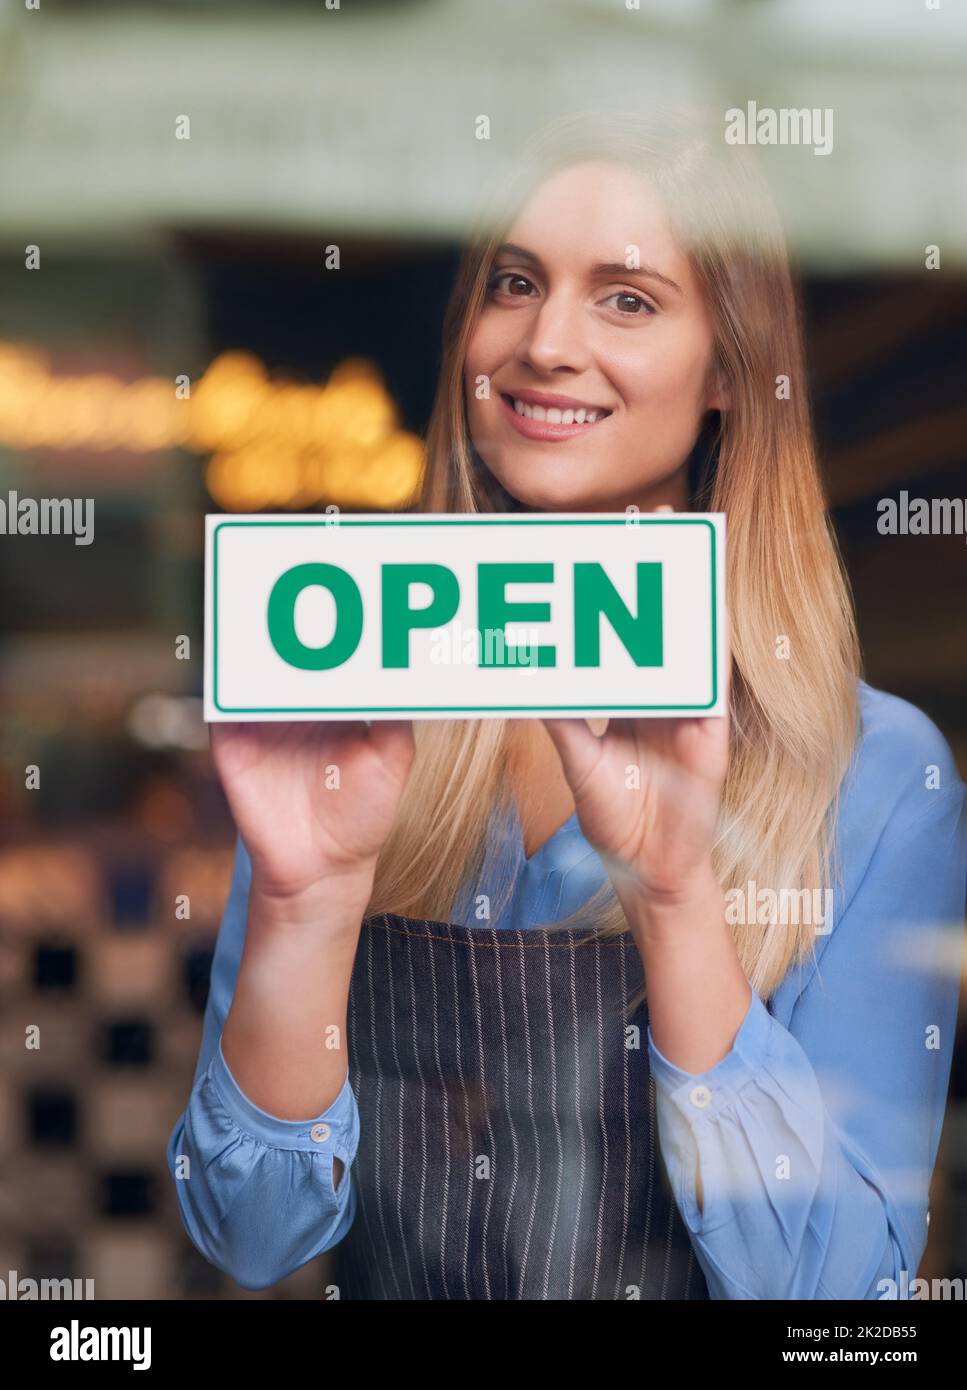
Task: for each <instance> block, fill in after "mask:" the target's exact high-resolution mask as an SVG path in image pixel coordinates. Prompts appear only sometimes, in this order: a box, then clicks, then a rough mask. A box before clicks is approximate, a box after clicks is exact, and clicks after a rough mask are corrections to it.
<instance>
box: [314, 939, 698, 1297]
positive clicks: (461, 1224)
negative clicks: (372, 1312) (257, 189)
mask: <svg viewBox="0 0 967 1390" xmlns="http://www.w3.org/2000/svg"><path fill="white" fill-rule="evenodd" d="M591 931H592V929H591V928H590V927H582V928H578V929H564V930H559V929H555V928H542V927H534V928H530V929H528V930H526V931H518V930H504V929H501V930H496V929H494V928H493V927H490V926H474V927H466V926H459V925H457V924H455V923H445V922H425V921H418V920H416V919H414V918H409V917H399V916H395V915H393V914H386V915H383V916H378V917H374V918H370V919H368V920H367V921H365V922H364V923H363V926H362V930H361V935H360V940H359V948H358V950H357V953H356V961H355V964H354V967H353V975H352V981H351V987H350V997H349V1056H350V1064H349V1075H350V1080H351V1083H352V1086H353V1089H354V1091H355V1094H356V1100H357V1104H358V1106H359V1115H360V1139H359V1149H358V1153H357V1156H356V1160H355V1163H354V1164H353V1166H352V1168H351V1170H350V1174H351V1181H352V1182H353V1184H354V1186H355V1188H356V1199H357V1207H356V1215H355V1219H354V1221H353V1224H352V1226H351V1228H350V1230H349V1233H348V1234H347V1236H346V1237H345V1239H344V1240H343V1241H341V1242H340V1244H339V1245H338V1246H337V1247H336V1249H335V1251H334V1259H335V1266H336V1283H337V1284H338V1287H339V1290H340V1297H342V1298H357V1299H394V1300H395V1299H622V1300H624V1299H634V1298H643V1299H707V1298H708V1296H709V1295H708V1287H707V1285H706V1282H705V1278H704V1275H703V1273H702V1270H701V1267H700V1266H699V1264H698V1262H697V1260H696V1259H695V1257H694V1254H693V1251H692V1247H691V1243H690V1241H689V1236H688V1231H687V1230H686V1228H685V1225H684V1223H683V1222H682V1219H681V1216H680V1215H679V1212H678V1210H677V1208H676V1206H675V1204H674V1201H673V1199H672V1197H671V1193H670V1189H669V1184H668V1179H667V1176H666V1174H665V1170H664V1166H663V1164H662V1160H661V1154H660V1150H659V1146H658V1131H657V1125H656V1119H655V1083H654V1080H653V1079H652V1077H651V1074H650V1070H649V1066H648V1047H647V1033H646V1031H645V1030H646V1026H647V1021H648V1016H647V1011H646V1006H645V1005H644V1004H642V1005H640V1006H639V1007H638V1009H637V1010H636V1011H635V1013H634V1014H633V1015H632V1016H631V1017H630V1018H628V1019H626V1018H625V1016H624V1009H625V1002H626V1000H627V999H629V998H630V997H631V995H632V993H633V992H635V991H636V990H637V989H638V988H639V987H640V985H641V982H642V972H641V962H640V957H639V955H638V952H637V949H636V947H635V945H634V942H633V941H632V940H631V938H630V937H628V936H623V937H618V938H613V939H611V940H606V941H597V942H594V941H589V940H588V938H589V937H590V935H591ZM629 1026H630V1027H631V1028H634V1029H637V1046H634V1045H632V1046H627V1045H626V1043H627V1041H628V1037H627V1036H626V1029H628V1028H629ZM630 1037H631V1041H632V1042H634V1041H635V1038H634V1034H633V1033H632V1034H631V1035H630Z"/></svg>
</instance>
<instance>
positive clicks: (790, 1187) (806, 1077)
mask: <svg viewBox="0 0 967 1390" xmlns="http://www.w3.org/2000/svg"><path fill="white" fill-rule="evenodd" d="M898 703H899V702H898ZM907 708H910V707H907ZM921 721H922V723H921V725H920V728H919V733H920V735H921V737H920V738H918V746H917V748H916V750H915V751H914V755H913V756H912V757H906V756H901V757H900V758H899V759H898V763H899V769H898V768H897V767H896V765H894V767H893V768H892V769H889V770H888V772H889V774H890V775H887V776H885V777H884V775H883V772H884V769H883V760H882V759H880V760H879V761H880V768H879V774H878V781H877V786H876V795H877V796H879V795H881V793H882V789H883V786H884V785H892V793H891V796H890V800H889V805H888V808H887V810H886V811H883V809H882V803H880V804H879V805H877V804H875V799H874V800H870V799H869V798H868V797H865V794H864V799H863V800H862V804H860V803H854V807H853V813H852V815H853V820H854V822H856V821H857V820H858V819H859V817H858V815H857V813H858V812H863V813H865V815H866V817H867V819H868V821H869V823H870V825H871V826H872V827H873V829H872V832H870V831H868V832H867V839H868V840H869V838H870V837H871V835H872V841H873V843H872V844H870V845H869V848H868V853H867V854H865V855H864V857H863V858H864V864H865V868H864V869H863V870H862V872H861V873H860V874H859V875H857V879H858V882H857V883H856V887H855V890H854V891H852V893H851V895H850V897H849V901H848V903H847V906H846V908H845V911H844V912H843V913H842V915H841V916H839V917H837V918H836V920H835V925H834V926H833V929H832V931H831V932H830V933H829V934H828V936H826V937H825V938H824V944H823V948H822V954H821V956H820V955H819V952H818V951H817V956H819V960H818V965H817V967H816V968H815V969H814V971H813V973H812V975H811V977H810V978H809V981H808V984H807V985H806V987H805V988H804V989H803V990H802V992H801V993H800V994H799V996H798V998H797V1001H796V1003H795V1006H794V1007H793V1009H792V1012H791V1016H790V1018H789V1025H788V1027H786V1026H783V1024H782V1023H780V1022H779V1021H778V1019H777V1018H776V1017H775V1016H774V1015H773V1013H771V1012H770V1010H769V1009H768V1008H767V1007H766V1005H765V1004H764V1003H763V1002H762V1000H761V998H760V997H759V995H758V994H756V993H755V992H753V994H752V997H751V1000H750V1003H749V1009H748V1012H747V1014H746V1016H745V1019H744V1020H743V1022H742V1025H741V1027H740V1028H739V1031H738V1033H737V1035H736V1037H735V1040H734V1043H733V1046H732V1048H731V1049H730V1051H729V1052H728V1054H727V1055H726V1056H725V1057H724V1058H722V1060H721V1061H720V1062H718V1063H717V1064H716V1065H715V1066H714V1067H712V1068H711V1069H710V1070H708V1071H706V1072H705V1073H703V1074H701V1075H692V1074H690V1073H688V1072H686V1071H683V1070H682V1069H681V1068H679V1067H677V1066H674V1065H673V1064H672V1063H671V1062H669V1061H668V1059H667V1058H665V1057H664V1056H662V1054H661V1053H660V1052H659V1051H658V1049H657V1048H656V1047H655V1045H654V1040H653V1038H652V1037H651V1031H650V1029H649V1032H648V1041H649V1056H650V1058H651V1064H652V1067H653V1070H654V1075H655V1079H656V1086H657V1088H658V1097H659V1100H658V1121H659V1134H660V1144H661V1148H662V1153H663V1156H664V1158H665V1162H666V1167H667V1170H668V1172H669V1176H670V1179H671V1182H672V1187H673V1191H674V1192H675V1200H676V1205H677V1206H678V1208H679V1210H680V1211H681V1213H682V1217H683V1219H684V1221H685V1223H686V1225H687V1227H688V1229H689V1231H690V1234H691V1239H692V1244H693V1247H694V1249H695V1253H696V1257H697V1259H698V1260H699V1263H700V1264H701V1266H702V1268H703V1270H704V1272H705V1275H706V1279H707V1282H708V1285H709V1291H710V1294H711V1296H712V1297H713V1298H717V1299H879V1298H896V1297H900V1298H906V1297H908V1296H909V1294H908V1292H906V1290H908V1289H909V1285H910V1284H912V1282H913V1280H914V1279H915V1278H916V1275H917V1268H918V1265H919V1262H920V1259H921V1257H922V1255H923V1251H924V1248H925V1245H926V1240H927V1223H928V1221H929V1213H928V1210H927V1199H928V1192H929V1185H930V1179H931V1174H932V1171H933V1166H934V1162H935V1160H936V1155H937V1149H938V1145H939V1141H940V1132H941V1128H942V1125H943V1118H944V1108H945V1103H946V1096H947V1087H948V1084H949V1079H950V1070H951V1062H952V1056H953V1046H954V1034H955V1031H956V1026H957V1007H958V995H959V983H960V960H961V952H962V948H963V918H964V896H965V882H967V811H965V787H964V784H963V783H962V782H961V781H960V779H959V777H958V775H957V771H956V768H955V766H954V764H953V759H952V757H951V755H950V751H949V749H948V748H947V746H946V744H945V743H944V742H943V740H942V738H941V736H940V735H939V732H938V731H936V729H935V728H934V726H933V725H932V724H929V721H927V719H926V716H921ZM924 726H928V727H929V730H930V731H932V734H933V736H932V737H931V736H930V735H929V734H928V739H927V742H926V743H924V741H923V738H922V735H923V733H924ZM900 751H901V753H902V754H904V755H905V754H906V753H909V752H911V750H910V749H909V748H907V749H901V750H900ZM931 764H936V765H937V766H938V767H939V768H941V769H942V779H941V780H942V785H941V787H940V788H938V789H931V787H930V786H929V785H928V784H927V783H928V778H927V769H928V767H930V765H931ZM898 771H899V776H898V775H897V772H898ZM891 775H892V783H891ZM897 783H900V786H899V787H898V786H897ZM868 789H869V788H868ZM854 838H855V837H854ZM699 1169H700V1170H701V1176H702V1186H703V1202H702V1210H701V1211H699V1209H698V1204H697V1201H696V1174H697V1171H698V1170H699ZM883 1280H890V1281H894V1284H893V1285H888V1284H881V1282H880V1281H883ZM894 1286H895V1287H894Z"/></svg>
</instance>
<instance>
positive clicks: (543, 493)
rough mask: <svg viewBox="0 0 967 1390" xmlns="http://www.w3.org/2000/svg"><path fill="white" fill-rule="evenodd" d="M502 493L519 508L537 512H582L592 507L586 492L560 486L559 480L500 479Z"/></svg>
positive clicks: (590, 499) (591, 501) (592, 504)
mask: <svg viewBox="0 0 967 1390" xmlns="http://www.w3.org/2000/svg"><path fill="white" fill-rule="evenodd" d="M499 481H500V485H501V487H502V488H503V490H504V492H505V493H506V494H507V496H508V497H509V498H510V499H511V501H512V502H514V503H516V504H517V505H518V506H519V507H523V508H529V509H530V510H532V511H537V512H583V511H585V510H587V509H588V508H590V507H592V506H594V502H593V499H592V498H590V497H589V496H588V495H587V493H586V492H582V491H579V490H577V489H575V488H573V487H566V486H562V485H561V480H560V479H553V478H552V479H542V478H535V477H512V478H506V477H505V478H501V479H500V480H499Z"/></svg>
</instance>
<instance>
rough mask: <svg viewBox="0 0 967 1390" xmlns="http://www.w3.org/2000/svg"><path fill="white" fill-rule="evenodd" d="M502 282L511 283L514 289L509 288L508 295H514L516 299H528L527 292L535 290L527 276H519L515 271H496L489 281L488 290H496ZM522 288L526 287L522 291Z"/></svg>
mask: <svg viewBox="0 0 967 1390" xmlns="http://www.w3.org/2000/svg"><path fill="white" fill-rule="evenodd" d="M502 280H509V281H510V284H511V286H513V287H514V288H510V287H508V289H507V291H506V292H507V293H508V294H511V295H513V296H514V297H515V298H516V299H524V298H526V296H527V290H528V289H533V288H534V286H533V285H532V284H531V282H530V281H529V280H528V279H527V276H526V275H518V274H516V272H515V271H512V270H498V271H496V272H495V273H494V274H493V275H491V277H490V279H489V280H488V281H487V288H488V289H489V290H496V289H497V288H498V286H499V285H500V282H501V281H502ZM521 286H524V287H525V288H524V289H523V290H522V289H521V288H520V287H521Z"/></svg>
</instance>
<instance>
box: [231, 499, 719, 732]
mask: <svg viewBox="0 0 967 1390" xmlns="http://www.w3.org/2000/svg"><path fill="white" fill-rule="evenodd" d="M634 524H635V526H707V527H708V529H709V534H710V537H711V571H712V698H711V700H709V702H708V704H707V705H543V704H535V705H359V706H357V705H328V706H316V705H308V706H302V707H299V708H286V707H282V708H274V707H266V708H261V707H258V708H248V707H235V708H231V709H230V708H227V707H226V706H225V705H221V704H219V702H218V533H219V531H222V530H224V529H225V528H226V527H230V526H236V527H246V528H248V527H254V526H302V527H306V526H320V527H323V528H324V529H332V528H333V523H332V522H331V521H325V520H319V521H220V522H219V523H218V525H217V526H216V527H215V528H214V531H213V553H212V649H213V650H212V659H213V662H214V670H213V681H212V701H213V703H214V705H215V708H216V709H217V710H218V711H219V712H220V713H221V714H361V715H365V714H421V713H426V712H430V711H433V712H435V713H441V712H443V713H461V714H497V713H500V712H501V711H504V710H508V711H509V710H518V711H521V712H523V713H526V712H527V711H528V710H534V709H543V710H595V709H600V710H605V709H607V710H614V709H622V710H645V709H661V710H666V709H667V710H678V711H684V710H703V709H711V708H712V706H713V705H714V704H715V701H716V699H717V698H718V631H717V628H718V620H717V612H716V598H717V590H716V573H715V570H716V554H715V527H714V526H713V524H712V523H711V522H710V521H706V520H705V519H704V518H703V517H694V518H692V517H667V518H666V517H650V516H649V517H640V518H639V519H638V521H636V522H635V523H634ZM502 525H503V526H624V527H628V525H629V523H628V522H627V521H626V520H623V519H622V518H620V517H613V518H612V517H607V518H602V519H600V520H597V519H595V518H594V517H588V518H586V519H585V518H583V517H568V518H562V519H558V520H555V518H554V517H543V516H542V517H526V518H524V517H521V518H520V519H519V520H514V521H504V520H503V519H501V520H499V521H488V520H484V519H481V518H478V517H462V516H460V517H458V516H445V517H441V518H440V519H439V520H437V519H436V518H422V519H420V520H419V521H416V520H414V521H408V520H406V519H403V520H398V519H397V520H389V519H387V520H385V521H384V520H374V521H370V520H366V521H362V520H355V521H354V520H353V519H352V518H351V517H346V518H340V519H339V521H337V522H336V523H335V526H337V527H342V526H502Z"/></svg>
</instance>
